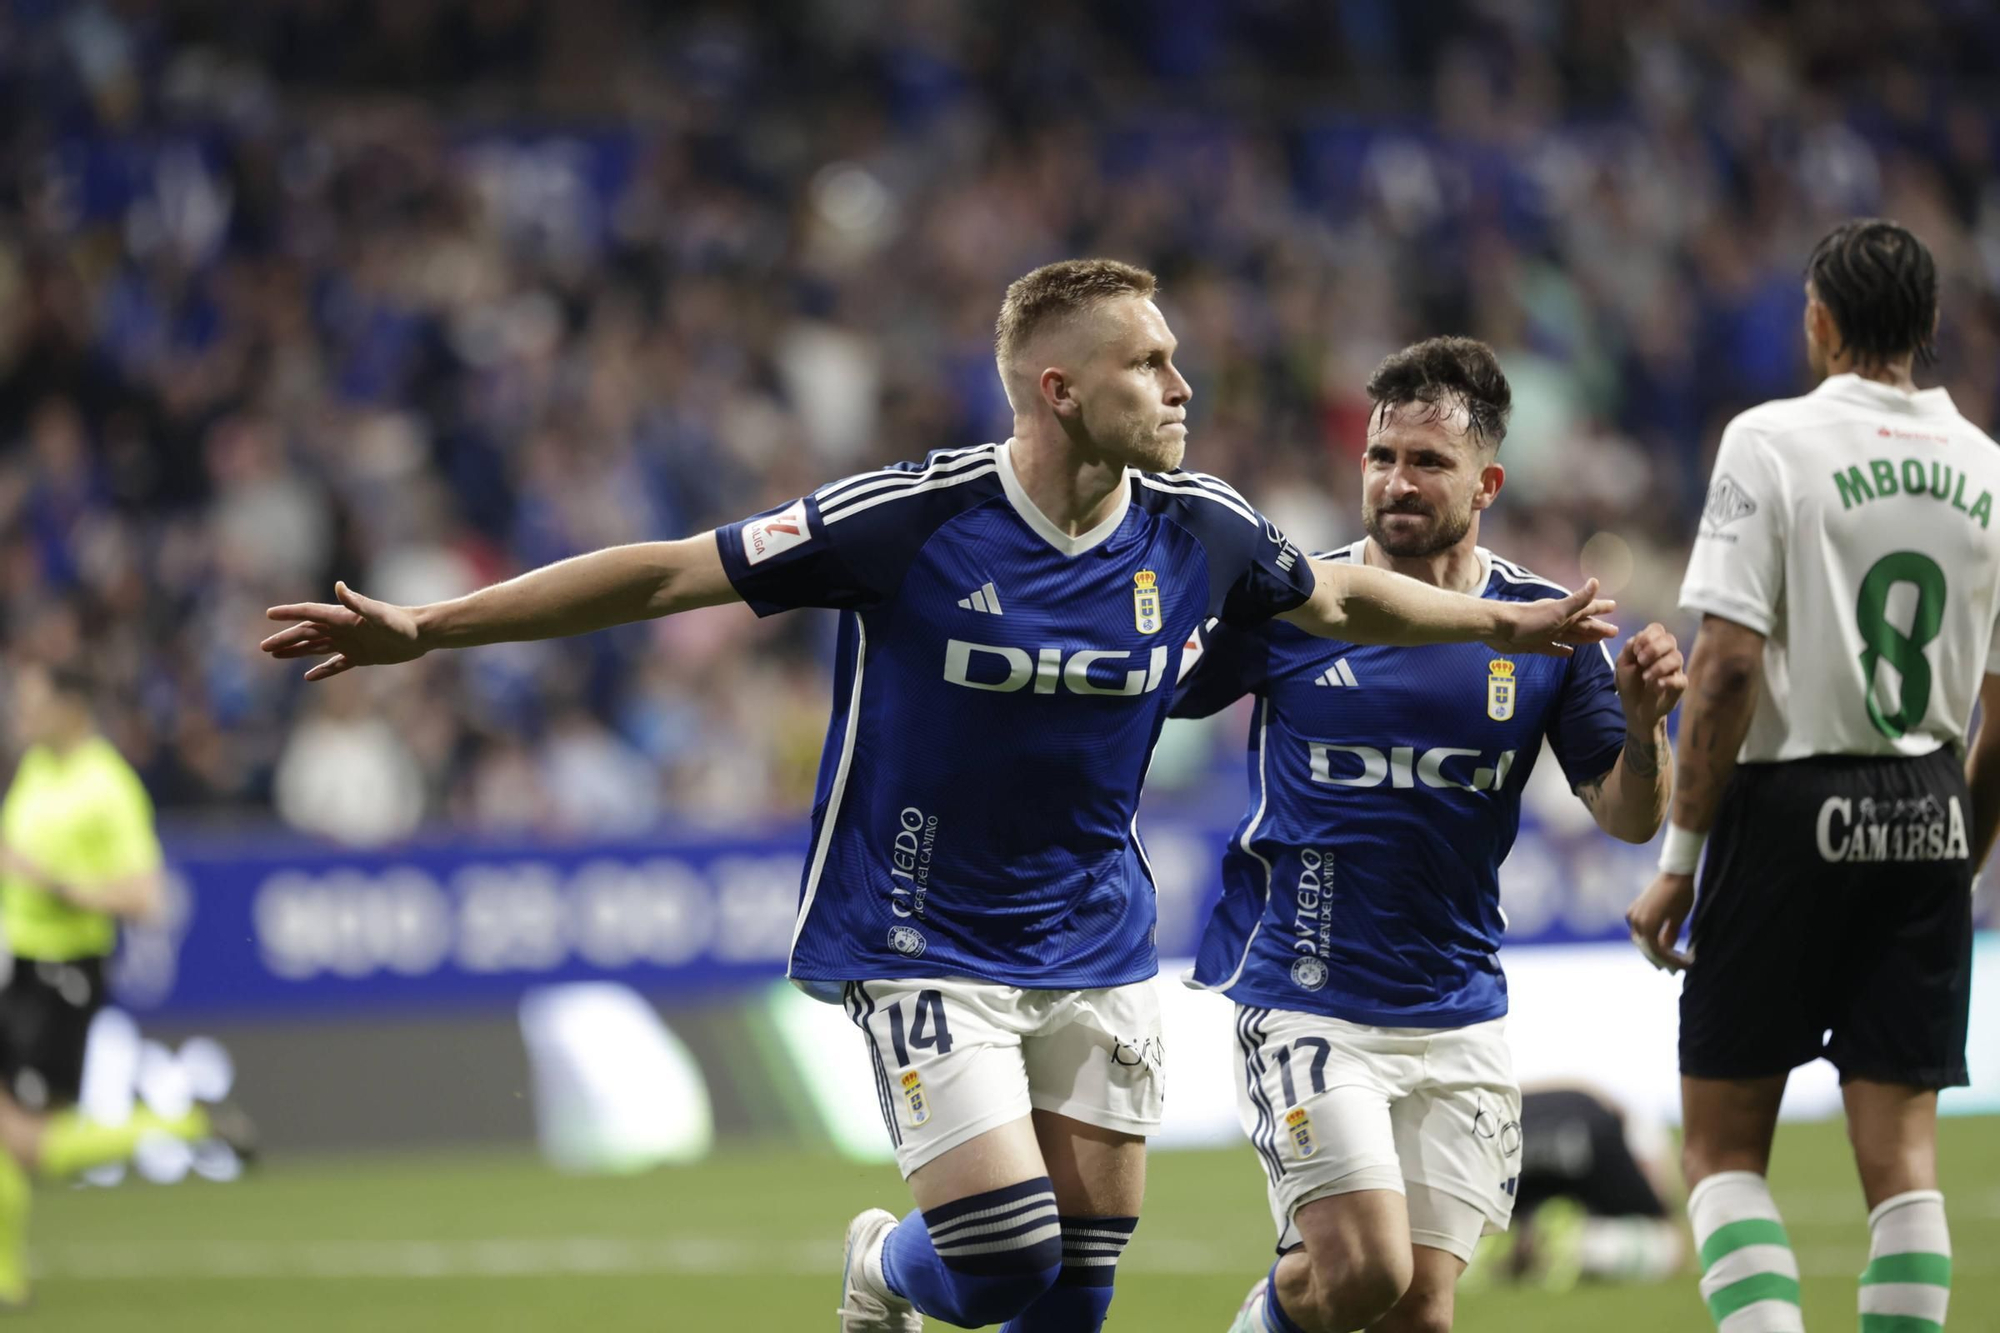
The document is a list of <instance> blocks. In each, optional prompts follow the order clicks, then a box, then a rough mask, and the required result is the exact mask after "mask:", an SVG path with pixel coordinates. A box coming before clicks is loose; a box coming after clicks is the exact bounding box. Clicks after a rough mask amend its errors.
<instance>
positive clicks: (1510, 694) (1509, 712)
mask: <svg viewBox="0 0 2000 1333" xmlns="http://www.w3.org/2000/svg"><path fill="white" fill-rule="evenodd" d="M1486 671H1487V676H1486V716H1488V717H1490V718H1492V719H1493V720H1494V721H1495V722H1505V721H1506V720H1507V719H1509V718H1511V717H1513V716H1514V664H1513V663H1512V662H1509V661H1508V660H1507V659H1506V658H1504V657H1496V658H1494V659H1493V660H1492V661H1491V662H1488V663H1487V664H1486Z"/></svg>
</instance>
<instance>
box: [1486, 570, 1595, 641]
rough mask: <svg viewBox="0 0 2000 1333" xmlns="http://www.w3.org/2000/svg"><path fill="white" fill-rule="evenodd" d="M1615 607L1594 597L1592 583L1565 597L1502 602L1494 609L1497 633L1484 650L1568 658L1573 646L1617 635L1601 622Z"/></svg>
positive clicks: (1592, 581)
mask: <svg viewBox="0 0 2000 1333" xmlns="http://www.w3.org/2000/svg"><path fill="white" fill-rule="evenodd" d="M1617 606H1618V603H1616V602H1614V601H1611V600H1610V599H1609V598H1603V597H1599V596H1598V595H1597V580H1596V579H1591V580H1590V581H1589V582H1587V583H1585V584H1584V585H1583V586H1582V587H1581V588H1578V589H1577V590H1576V591H1575V592H1573V593H1571V594H1570V595H1569V596H1567V597H1550V598H1547V599H1546V600H1543V601H1539V602H1502V603H1499V604H1497V605H1496V606H1495V608H1494V609H1495V610H1496V611H1497V612H1498V613H1499V615H1500V630H1499V632H1498V633H1496V634H1495V635H1494V636H1493V637H1492V638H1490V639H1488V640H1486V646H1487V647H1489V648H1492V649H1494V650H1495V651H1497V652H1503V653H1540V654H1542V655H1543V656H1546V657H1568V656H1569V655H1570V653H1571V652H1572V651H1574V645H1576V644H1584V643H1600V642H1602V641H1603V640H1605V639H1609V638H1611V637H1612V636H1614V635H1616V634H1617V633H1618V628H1617V626H1615V625H1613V624H1612V623H1611V622H1610V621H1608V620H1604V619H1602V618H1601V617H1604V616H1607V615H1610V614H1611V612H1612V611H1613V610H1614V609H1616V608H1617Z"/></svg>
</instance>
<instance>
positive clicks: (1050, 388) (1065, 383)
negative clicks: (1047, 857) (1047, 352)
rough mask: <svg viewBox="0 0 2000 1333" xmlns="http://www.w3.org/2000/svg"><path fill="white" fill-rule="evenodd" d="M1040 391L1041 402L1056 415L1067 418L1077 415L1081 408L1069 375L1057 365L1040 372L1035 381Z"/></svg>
mask: <svg viewBox="0 0 2000 1333" xmlns="http://www.w3.org/2000/svg"><path fill="white" fill-rule="evenodd" d="M1037 384H1038V387H1039V388H1040V389H1041V391H1042V402H1043V403H1044V404H1045V405H1047V407H1048V409H1049V411H1051V412H1053V413H1055V414H1056V416H1058V417H1060V418H1063V419H1068V418H1070V417H1074V416H1077V415H1079V414H1080V413H1081V412H1082V411H1083V408H1082V406H1081V405H1079V404H1078V402H1077V401H1076V394H1075V392H1074V391H1073V386H1072V385H1071V384H1070V380H1069V376H1068V375H1067V374H1066V373H1064V371H1063V370H1062V368H1061V367H1059V366H1050V367H1049V368H1048V369H1046V370H1044V371H1043V372H1042V377H1041V379H1040V380H1039V381H1038V382H1037Z"/></svg>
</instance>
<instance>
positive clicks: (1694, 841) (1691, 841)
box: [1660, 824, 1708, 875]
mask: <svg viewBox="0 0 2000 1333" xmlns="http://www.w3.org/2000/svg"><path fill="white" fill-rule="evenodd" d="M1707 841H1708V835H1707V834H1706V833H1696V832H1695V831H1694V830H1693V829H1685V828H1682V827H1681V826H1680V825H1679V824H1669V825H1667V837H1666V840H1665V841H1664V842H1662V843H1661V844H1660V869H1661V870H1662V871H1664V872H1665V873H1667V874H1669V875H1692V874H1693V873H1694V869H1695V867H1696V866H1698V865H1700V864H1701V848H1702V844H1703V843H1705V842H1707Z"/></svg>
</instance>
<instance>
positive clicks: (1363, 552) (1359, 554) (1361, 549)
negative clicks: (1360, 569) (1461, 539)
mask: <svg viewBox="0 0 2000 1333" xmlns="http://www.w3.org/2000/svg"><path fill="white" fill-rule="evenodd" d="M1367 548H1368V539H1367V538H1366V537H1357V538H1356V539H1355V540H1353V541H1351V542H1349V543H1348V544H1347V545H1345V546H1343V547H1340V548H1339V549H1338V550H1336V551H1332V552H1329V554H1331V555H1344V556H1346V557H1347V558H1348V559H1349V560H1351V561H1353V562H1354V563H1355V564H1357V565H1365V564H1367V563H1368V549H1367ZM1472 553H1473V554H1474V555H1476V556H1478V557H1479V582H1478V583H1477V584H1475V585H1474V586H1473V589H1472V591H1471V592H1469V593H1467V594H1466V596H1468V597H1484V596H1485V595H1486V590H1487V588H1489V587H1491V586H1492V584H1493V552H1491V551H1489V550H1487V549H1486V548H1485V547H1484V546H1475V547H1473V548H1472ZM1500 577H1502V578H1504V579H1506V580H1507V581H1508V582H1510V583H1526V582H1528V581H1529V580H1526V579H1517V578H1515V577H1514V576H1513V575H1511V574H1505V573H1503V574H1502V575H1501V576H1500Z"/></svg>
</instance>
